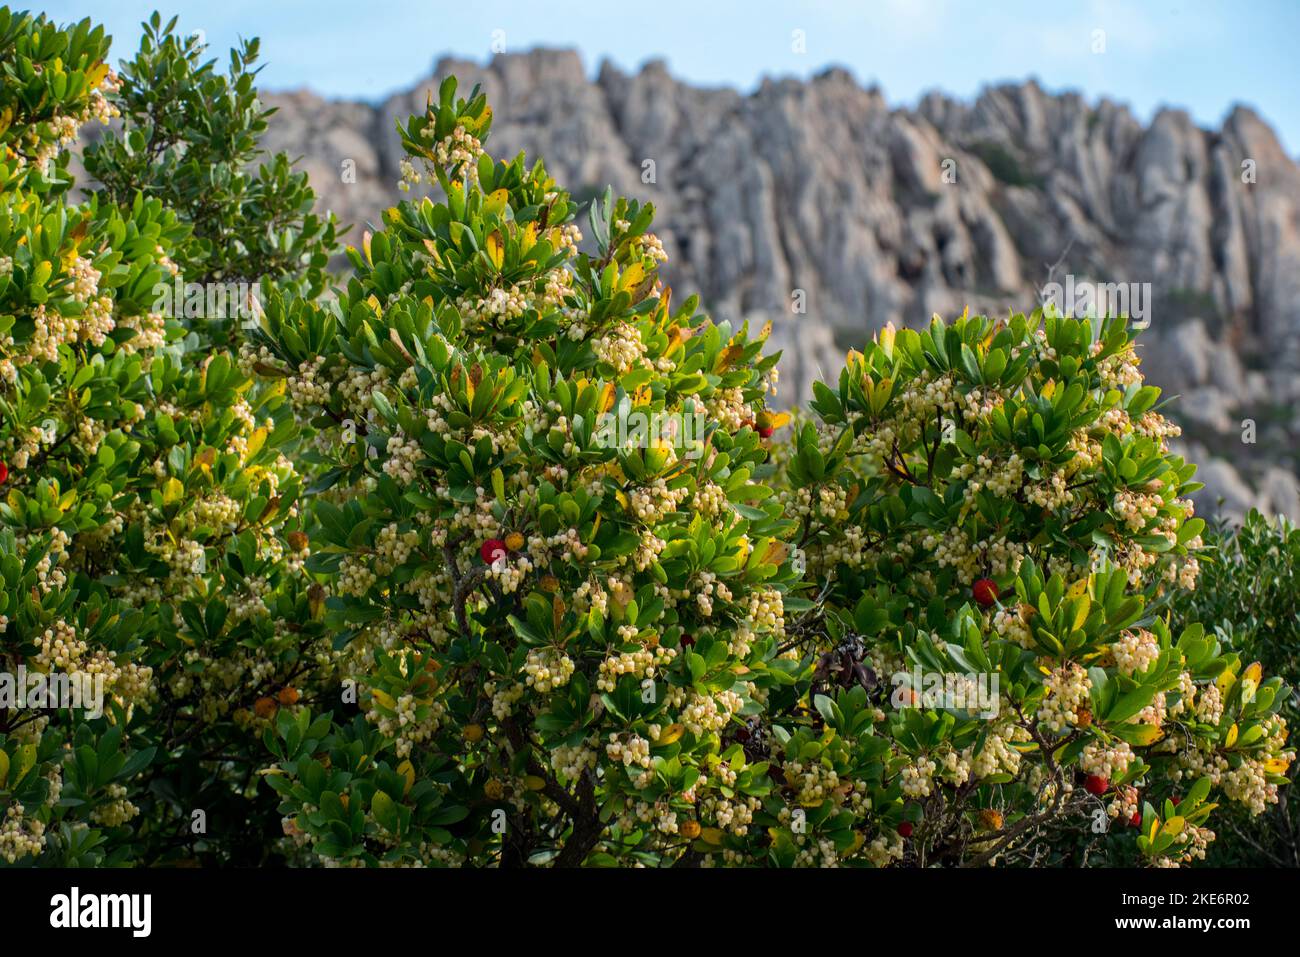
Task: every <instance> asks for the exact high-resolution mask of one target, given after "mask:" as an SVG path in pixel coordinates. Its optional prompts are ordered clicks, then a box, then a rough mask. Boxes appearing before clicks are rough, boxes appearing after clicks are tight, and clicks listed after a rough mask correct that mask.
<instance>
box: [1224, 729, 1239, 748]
mask: <svg viewBox="0 0 1300 957" xmlns="http://www.w3.org/2000/svg"><path fill="white" fill-rule="evenodd" d="M1236 743H1237V726H1236V725H1235V724H1234V725H1233V726H1232V727H1231V728H1229V729H1228V736H1227V737H1226V738H1225V739H1224V741H1223V746H1224V747H1225V748H1230V747H1232V746H1233V745H1234V744H1236Z"/></svg>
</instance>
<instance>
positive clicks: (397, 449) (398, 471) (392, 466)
mask: <svg viewBox="0 0 1300 957" xmlns="http://www.w3.org/2000/svg"><path fill="white" fill-rule="evenodd" d="M387 451H388V458H387V459H385V460H384V474H385V475H388V476H391V477H392V478H394V479H396V480H397V481H398V482H400V483H401V484H404V485H410V484H412V483H414V482H415V480H416V478H418V477H419V474H420V473H419V470H418V468H417V463H418V462H419V461H420V457H421V456H422V455H423V454H424V452H423V450H422V449H421V448H420V443H419V442H417V441H415V440H414V439H408V438H407V437H406V435H405V433H403V432H401V431H400V430H399V431H398V434H397V435H393V436H390V437H389V439H388V449H387Z"/></svg>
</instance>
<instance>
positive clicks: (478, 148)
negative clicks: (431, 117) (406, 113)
mask: <svg viewBox="0 0 1300 957" xmlns="http://www.w3.org/2000/svg"><path fill="white" fill-rule="evenodd" d="M429 132H430V133H432V130H430V131H429ZM482 155H483V144H482V143H481V142H479V139H478V137H476V136H474V135H472V134H471V133H469V132H468V131H467V130H466V129H465V127H463V126H457V127H456V128H455V129H454V130H452V131H451V133H450V134H448V135H447V136H444V137H443V138H442V139H441V140H440V141H439V142H438V144H437V146H435V147H434V149H433V159H434V162H435V163H437V164H438V165H439V166H441V167H442V168H443V169H445V170H447V171H448V172H452V173H454V172H458V171H459V170H460V168H461V167H464V172H465V175H466V176H467V177H468V179H469V182H470V184H471V185H473V184H477V183H478V158H479V157H480V156H482Z"/></svg>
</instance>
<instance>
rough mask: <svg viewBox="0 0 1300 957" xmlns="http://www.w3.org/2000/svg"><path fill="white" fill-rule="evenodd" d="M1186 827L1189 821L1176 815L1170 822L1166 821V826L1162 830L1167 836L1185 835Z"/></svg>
mask: <svg viewBox="0 0 1300 957" xmlns="http://www.w3.org/2000/svg"><path fill="white" fill-rule="evenodd" d="M1186 826H1187V821H1186V820H1185V819H1184V818H1182V817H1180V816H1179V815H1174V816H1173V817H1171V818H1170V819H1169V820H1167V821H1165V826H1164V827H1162V828H1161V830H1162V831H1164V832H1165V833H1166V834H1174V835H1177V834H1181V833H1183V828H1184V827H1186Z"/></svg>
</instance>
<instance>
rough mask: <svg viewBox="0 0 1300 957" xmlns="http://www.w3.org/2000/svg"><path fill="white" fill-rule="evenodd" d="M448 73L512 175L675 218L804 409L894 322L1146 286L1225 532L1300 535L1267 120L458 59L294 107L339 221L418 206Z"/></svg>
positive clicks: (689, 267) (700, 273) (707, 281)
mask: <svg viewBox="0 0 1300 957" xmlns="http://www.w3.org/2000/svg"><path fill="white" fill-rule="evenodd" d="M448 73H454V74H456V75H457V76H458V77H459V79H460V81H461V83H462V85H463V88H464V89H465V90H466V91H467V90H468V89H469V87H470V86H472V85H473V84H475V83H479V84H482V86H483V88H484V90H485V91H486V92H487V94H488V96H489V98H490V100H491V103H492V105H493V109H494V112H495V120H494V123H493V132H492V137H491V140H490V143H489V149H490V150H491V151H492V152H493V154H494V155H496V156H498V157H509V156H512V155H514V153H516V152H517V151H519V150H521V149H523V150H526V151H528V152H529V153H530V154H541V155H544V156H545V157H546V161H547V164H548V168H549V169H550V170H551V171H552V172H553V173H554V174H555V175H556V177H557V178H558V179H559V180H560V181H561V182H563V183H565V184H567V185H568V186H569V187H570V188H571V189H573V191H574V192H575V194H576V195H578V197H579V198H586V197H589V196H592V195H595V194H597V193H598V192H600V191H602V190H603V189H604V187H605V185H606V184H610V185H612V186H613V187H614V189H615V190H616V191H620V192H622V193H625V194H627V195H631V196H636V197H638V198H640V199H644V200H650V201H652V202H654V203H655V205H656V207H657V208H658V217H657V226H656V231H657V232H658V234H659V235H660V237H661V238H662V239H663V242H664V245H665V248H666V249H667V251H668V253H669V256H670V257H671V258H670V263H669V266H670V268H669V269H668V274H669V279H670V281H671V282H672V284H673V285H674V287H675V288H677V289H678V290H679V291H686V290H692V291H698V292H699V293H700V294H701V295H702V297H703V299H704V301H705V303H706V304H707V306H708V307H709V309H710V310H711V311H712V312H713V313H714V315H715V316H718V317H719V318H729V319H733V320H734V319H738V318H741V317H754V318H771V319H773V320H774V340H775V341H776V342H778V343H779V344H780V346H781V347H782V348H783V349H784V350H785V357H784V359H783V366H782V370H783V383H784V391H785V397H786V399H787V400H788V401H797V400H798V399H800V398H801V397H802V396H803V395H804V394H805V393H806V392H807V390H808V388H809V384H810V382H811V380H812V379H813V378H814V377H817V376H819V375H827V376H829V375H834V374H835V373H836V372H837V370H838V366H839V363H840V361H841V356H842V355H843V351H844V349H845V348H846V347H848V346H851V345H853V344H855V343H859V342H861V341H862V340H863V339H864V338H865V337H867V336H868V335H869V334H870V333H871V332H872V331H873V330H875V329H877V328H879V327H880V326H882V325H883V324H884V323H885V322H887V321H893V322H894V323H895V324H899V325H902V324H909V325H917V324H920V323H923V322H925V321H926V320H927V319H928V318H929V316H930V314H931V313H934V312H939V313H942V314H945V315H952V314H955V313H958V312H960V311H961V310H962V308H963V307H965V306H966V305H967V304H969V305H970V306H971V308H972V309H973V310H982V311H986V312H992V313H1005V311H1006V310H1007V309H1008V308H1014V309H1017V310H1023V309H1028V308H1029V307H1031V306H1032V305H1033V304H1034V303H1036V302H1038V301H1040V300H1041V298H1042V296H1043V294H1044V286H1045V285H1046V284H1048V283H1052V282H1055V283H1065V282H1066V280H1067V279H1069V280H1070V281H1077V282H1079V283H1083V282H1093V283H1115V284H1122V285H1124V287H1125V288H1129V284H1133V286H1132V288H1133V290H1134V296H1139V295H1142V294H1143V291H1144V290H1145V293H1146V297H1145V299H1144V300H1143V301H1144V305H1143V309H1144V310H1145V312H1146V317H1147V319H1148V320H1149V322H1150V328H1149V329H1148V330H1147V331H1146V332H1145V333H1143V336H1142V342H1143V347H1142V349H1143V355H1144V362H1145V368H1146V369H1147V371H1148V374H1149V376H1150V378H1151V379H1152V380H1153V381H1155V382H1156V383H1157V384H1159V385H1161V386H1164V387H1165V388H1166V389H1167V390H1170V391H1172V392H1175V393H1178V394H1180V395H1181V399H1179V400H1178V401H1177V402H1176V403H1174V405H1173V406H1172V409H1171V411H1172V413H1173V414H1174V415H1175V417H1177V418H1180V419H1181V421H1182V422H1183V423H1184V426H1185V437H1184V441H1185V444H1186V447H1187V448H1186V451H1187V452H1189V453H1190V454H1191V455H1192V456H1193V457H1195V458H1196V459H1197V460H1198V461H1204V462H1206V463H1207V465H1206V466H1205V468H1204V469H1203V476H1202V477H1203V479H1204V480H1205V481H1206V482H1207V486H1208V487H1207V489H1206V492H1205V493H1203V495H1202V501H1203V505H1204V507H1205V508H1206V509H1208V508H1210V507H1212V506H1213V505H1214V503H1215V502H1216V501H1217V500H1218V499H1219V498H1220V497H1222V498H1223V499H1224V504H1223V510H1224V511H1225V512H1227V513H1228V514H1230V515H1236V514H1240V513H1241V512H1242V511H1244V510H1245V509H1247V508H1249V507H1250V506H1251V505H1258V506H1260V507H1262V508H1264V509H1266V510H1269V511H1282V512H1287V513H1289V514H1291V515H1293V516H1300V493H1298V492H1297V483H1296V480H1295V478H1294V472H1295V469H1296V465H1297V457H1296V445H1295V436H1296V432H1297V428H1298V427H1300V423H1298V422H1297V416H1296V410H1297V408H1298V406H1297V401H1296V400H1297V397H1300V380H1298V378H1297V376H1296V371H1297V369H1300V167H1297V165H1296V163H1295V162H1294V161H1293V160H1292V159H1291V158H1290V157H1288V156H1287V155H1286V153H1285V151H1284V150H1283V149H1282V147H1281V145H1280V143H1279V142H1278V140H1277V138H1276V137H1275V135H1274V134H1273V132H1272V130H1271V129H1270V128H1269V126H1268V125H1267V124H1266V123H1265V122H1264V121H1263V120H1261V119H1260V118H1259V117H1258V116H1256V115H1255V114H1254V113H1253V112H1252V111H1251V110H1249V109H1248V108H1245V107H1238V108H1236V109H1234V110H1233V111H1232V113H1231V114H1230V115H1229V116H1228V117H1227V119H1226V120H1225V121H1224V123H1223V126H1222V128H1221V129H1219V130H1205V129H1201V128H1198V127H1197V126H1196V125H1195V124H1194V123H1193V122H1192V120H1191V119H1190V118H1189V117H1188V116H1187V114H1186V113H1184V112H1182V111H1179V110H1173V109H1170V110H1165V111H1162V112H1161V113H1160V114H1159V115H1157V116H1156V117H1155V118H1154V120H1153V121H1152V122H1151V123H1150V125H1144V124H1143V123H1142V122H1140V121H1139V120H1138V119H1137V118H1135V117H1134V116H1133V115H1132V113H1131V112H1129V110H1128V109H1127V108H1126V107H1124V106H1122V105H1119V104H1116V103H1113V102H1110V101H1107V100H1102V101H1101V102H1099V103H1089V102H1088V101H1087V100H1085V99H1084V98H1083V97H1081V96H1079V95H1076V94H1072V93H1066V94H1060V95H1055V94H1049V93H1046V92H1044V91H1043V90H1042V89H1041V88H1040V87H1039V86H1038V85H1037V84H1036V83H1034V82H1028V83H1024V84H1020V85H1008V86H1000V87H996V88H991V89H988V90H986V91H985V92H984V93H983V94H982V95H980V96H979V98H978V99H976V100H975V102H973V103H964V102H959V101H955V100H952V99H949V98H946V97H944V96H940V95H938V94H932V95H930V96H927V97H926V98H925V99H924V100H922V101H921V102H920V103H919V104H918V106H917V108H916V109H914V110H909V109H891V108H890V107H889V106H888V105H887V104H886V102H885V99H884V96H883V95H882V93H881V92H880V91H879V90H877V89H874V88H872V89H864V88H863V87H862V86H860V85H859V84H858V83H857V82H856V81H855V80H854V79H853V78H852V77H851V76H850V75H849V74H848V73H846V72H844V71H842V70H829V71H827V72H825V73H823V74H821V75H819V76H817V77H815V78H814V79H812V80H810V81H808V82H802V81H795V80H771V81H767V82H764V83H763V84H762V85H761V86H760V87H759V88H758V89H757V90H756V91H754V92H753V93H750V94H742V93H740V92H737V91H735V90H731V89H700V88H696V87H692V86H690V85H687V84H685V83H682V82H679V81H678V80H676V79H674V78H673V77H672V76H671V75H670V74H669V73H668V71H667V70H666V69H665V67H664V65H663V64H662V63H657V62H652V63H649V64H647V65H646V66H644V67H643V68H642V69H641V70H640V72H638V73H636V74H635V75H629V74H626V73H624V72H622V71H620V70H619V69H617V68H615V67H612V66H610V65H608V64H606V65H605V66H603V67H602V68H601V69H600V71H599V75H598V76H597V78H596V79H595V80H594V81H592V80H590V79H589V78H588V76H587V73H586V71H585V69H584V65H583V63H582V61H581V59H580V58H579V57H578V55H577V54H576V53H573V52H568V51H552V50H537V51H533V52H531V53H525V54H513V55H501V56H498V57H496V58H495V59H493V60H492V62H491V63H490V64H488V65H486V66H484V65H481V64H476V63H472V62H468V61H462V60H451V59H448V60H443V61H441V62H440V63H439V64H438V65H437V67H436V69H435V71H434V75H433V76H431V77H430V78H428V80H426V81H424V82H421V83H418V84H416V85H415V86H414V87H413V88H412V89H411V90H410V91H408V92H405V93H401V94H398V95H396V96H393V97H391V98H390V99H388V100H386V101H385V102H383V103H380V104H367V103H360V102H336V101H327V100H323V99H321V98H320V97H318V96H316V95H314V94H312V93H309V92H298V93H285V94H275V95H270V96H268V97H267V100H268V101H269V102H270V103H272V104H273V105H275V106H277V107H278V108H279V114H278V116H277V117H276V118H275V119H274V120H273V121H272V124H271V132H270V135H269V136H268V138H267V144H266V145H267V146H268V147H269V148H271V149H273V150H274V149H280V150H285V151H286V152H288V153H290V154H291V155H294V156H300V157H301V165H302V166H303V168H305V169H307V170H308V171H309V173H310V175H311V179H312V181H313V183H314V184H315V186H316V188H317V190H318V191H319V192H320V193H321V194H322V196H323V199H324V204H325V205H326V206H327V207H328V208H331V209H333V211H334V212H335V213H336V214H338V215H339V216H340V218H342V219H344V220H345V221H349V222H354V223H358V224H365V223H367V222H373V221H375V220H377V218H378V212H379V211H380V210H381V209H382V208H383V207H385V206H387V205H389V204H391V203H392V202H393V201H394V200H395V199H396V198H397V197H398V196H399V195H400V194H399V193H398V192H397V190H396V182H397V179H398V177H399V172H398V161H399V159H400V157H401V150H400V146H399V143H398V138H397V134H396V133H395V131H394V127H393V121H394V118H395V117H402V118H405V117H406V115H407V114H409V113H412V112H419V111H421V110H423V108H424V105H425V100H426V96H427V95H428V91H429V90H430V89H431V88H435V89H436V86H437V83H438V81H439V80H440V79H441V78H442V77H443V76H445V75H446V74H448ZM1136 302H1137V300H1136V299H1135V300H1134V303H1135V304H1136ZM1132 311H1133V312H1134V313H1135V314H1136V312H1137V310H1136V307H1134V308H1133V310H1132Z"/></svg>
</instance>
